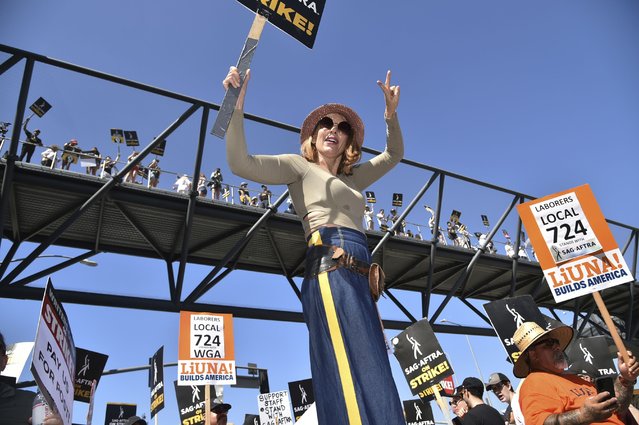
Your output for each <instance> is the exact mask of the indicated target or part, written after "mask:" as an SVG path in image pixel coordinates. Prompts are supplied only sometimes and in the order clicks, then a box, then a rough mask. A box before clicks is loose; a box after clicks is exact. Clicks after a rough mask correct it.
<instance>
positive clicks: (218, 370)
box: [178, 311, 236, 385]
mask: <svg viewBox="0 0 639 425" xmlns="http://www.w3.org/2000/svg"><path fill="white" fill-rule="evenodd" d="M235 381H236V374H235V352H234V347H233V316H232V315H230V314H217V313H202V312H192V311H182V312H180V339H179V344H178V385H231V384H235Z"/></svg>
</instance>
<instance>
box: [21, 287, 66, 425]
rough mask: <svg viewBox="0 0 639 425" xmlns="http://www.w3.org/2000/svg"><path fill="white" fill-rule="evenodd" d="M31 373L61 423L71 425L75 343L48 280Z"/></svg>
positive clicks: (64, 314) (60, 305) (62, 310)
mask: <svg viewBox="0 0 639 425" xmlns="http://www.w3.org/2000/svg"><path fill="white" fill-rule="evenodd" d="M31 373H32V374H33V377H34V378H35V380H36V382H37V383H38V387H39V388H40V390H41V392H42V394H43V395H44V398H45V399H46V400H47V402H48V403H49V405H50V406H55V409H56V410H57V411H58V413H59V414H60V416H61V417H62V422H63V424H64V425H71V422H72V421H71V419H72V418H73V395H74V382H75V344H74V342H73V335H71V328H70V327H69V321H68V319H67V315H66V313H65V312H64V309H63V308H62V304H61V303H60V302H59V301H58V299H57V297H56V296H55V292H54V289H53V285H52V284H51V279H49V281H48V282H47V286H46V288H45V290H44V298H43V299H42V309H41V311H40V322H39V323H38V331H37V333H36V339H35V346H34V349H33V358H32V359H31Z"/></svg>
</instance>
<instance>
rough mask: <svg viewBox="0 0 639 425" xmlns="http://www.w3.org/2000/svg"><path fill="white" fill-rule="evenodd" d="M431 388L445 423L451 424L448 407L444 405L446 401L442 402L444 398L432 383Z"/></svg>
mask: <svg viewBox="0 0 639 425" xmlns="http://www.w3.org/2000/svg"><path fill="white" fill-rule="evenodd" d="M431 388H432V389H433V393H434V394H435V399H436V400H437V405H438V406H439V408H440V409H441V411H442V413H443V414H444V419H446V423H447V424H449V425H452V422H451V419H450V414H449V412H448V407H447V406H446V403H445V402H444V399H442V396H441V394H439V389H438V388H437V385H433V386H432V387H431Z"/></svg>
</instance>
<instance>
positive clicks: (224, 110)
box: [211, 13, 266, 139]
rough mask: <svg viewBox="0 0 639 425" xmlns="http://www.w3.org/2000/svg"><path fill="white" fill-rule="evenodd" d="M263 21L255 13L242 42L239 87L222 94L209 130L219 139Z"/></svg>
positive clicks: (260, 33) (238, 63)
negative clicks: (211, 128) (220, 104)
mask: <svg viewBox="0 0 639 425" xmlns="http://www.w3.org/2000/svg"><path fill="white" fill-rule="evenodd" d="M265 23H266V17H265V16H263V15H260V14H259V13H256V14H255V19H254V20H253V24H252V25H251V29H250V30H249V34H248V37H247V38H246V42H245V43H244V47H243V48H242V53H241V54H240V59H239V60H238V62H237V69H238V71H239V73H240V76H241V77H242V78H241V84H240V87H238V88H235V87H233V86H229V88H228V90H227V91H226V94H225V95H224V100H223V101H222V106H220V110H219V111H218V113H217V118H216V119H215V124H213V130H212V131H211V134H213V135H214V136H217V137H219V138H220V139H224V136H225V135H226V129H227V128H228V126H229V123H230V122H231V117H232V116H233V111H234V110H235V104H236V103H237V97H238V95H239V94H240V90H241V89H242V85H243V84H244V76H245V75H246V70H247V69H248V68H249V66H250V64H251V59H253V54H254V53H255V49H256V48H257V43H258V42H259V41H260V36H261V35H262V30H263V29H264V24H265Z"/></svg>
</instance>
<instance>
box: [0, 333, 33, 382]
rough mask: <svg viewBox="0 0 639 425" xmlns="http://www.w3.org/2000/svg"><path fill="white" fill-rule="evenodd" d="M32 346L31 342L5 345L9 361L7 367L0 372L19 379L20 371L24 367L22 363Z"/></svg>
mask: <svg viewBox="0 0 639 425" xmlns="http://www.w3.org/2000/svg"><path fill="white" fill-rule="evenodd" d="M32 348H33V342H17V343H15V344H9V345H8V346H7V357H9V361H8V363H7V367H6V368H5V369H4V370H3V371H2V374H3V375H4V376H11V377H13V378H16V381H19V380H20V374H21V373H22V369H24V365H25V364H26V363H27V359H28V358H29V354H31V349H32Z"/></svg>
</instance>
